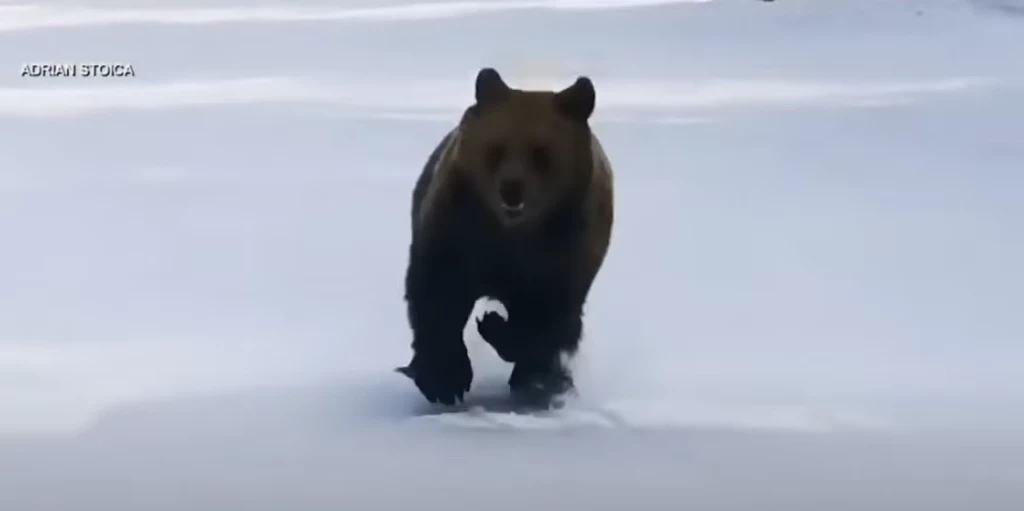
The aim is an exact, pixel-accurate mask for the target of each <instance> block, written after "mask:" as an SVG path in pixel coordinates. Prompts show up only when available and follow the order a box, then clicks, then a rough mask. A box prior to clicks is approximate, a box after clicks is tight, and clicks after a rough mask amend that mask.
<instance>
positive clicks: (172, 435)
mask: <svg viewBox="0 0 1024 511" xmlns="http://www.w3.org/2000/svg"><path fill="white" fill-rule="evenodd" d="M409 1H411V0H409ZM1021 12H1024V3H1021V2H1019V1H1015V0H973V1H967V0H912V1H906V2H890V1H883V0H861V1H858V2H841V1H839V0H816V1H811V0H776V1H775V2H770V3H767V2H760V1H756V0H749V1H748V0H714V1H708V2H696V1H689V2H687V1H678V2H667V1H628V0H622V1H600V2H585V1H582V0H575V1H571V2H566V1H554V0H552V1H547V2H545V1H539V0H538V1H520V2H511V1H510V2H441V3H420V4H412V3H409V2H408V1H403V2H398V1H389V2H377V3H374V2H369V1H366V2H341V1H333V2H328V1H326V0H323V1H312V0H306V1H304V2H292V3H289V4H288V5H287V6H284V5H281V4H278V3H272V2H263V1H261V2H244V3H243V2H228V1H222V0H189V1H182V2H165V3H162V4H158V3H155V2H152V3H149V4H148V6H147V7H139V6H138V5H136V4H135V3H133V2H128V1H127V0H90V1H88V2H83V1H75V2H71V1H63V0H55V1H47V2H37V3H34V4H8V5H0V69H6V70H7V72H6V73H0V140H2V141H3V142H2V146H0V237H2V239H3V242H2V243H3V245H2V247H0V248H2V250H0V474H2V475H0V509H4V510H8V509H10V510H17V511H22V510H26V511H27V510H55V511H56V510H60V511H64V510H66V509H69V508H78V509H103V510H105V511H120V510H126V511H127V510H136V509H147V510H154V511H156V510H163V509H168V510H171V509H174V510H178V509H195V510H204V509H210V510H218V511H230V510H235V509H238V510H241V509H245V510H258V509H268V510H269V509H282V508H293V509H303V510H310V509H406V508H408V507H409V506H410V505H415V506H417V507H423V506H425V507H426V508H431V509H433V508H438V509H448V508H459V509H484V508H486V509H518V508H522V507H523V506H531V508H543V509H548V508H565V507H567V506H570V505H572V506H579V507H581V508H583V509H622V508H624V507H627V506H629V507H641V508H643V509H680V508H691V509H716V510H718V509H721V510H725V509H729V510H733V509H735V510H747V509H752V508H755V507H756V508H764V509H793V510H804V509H806V510H818V509H829V510H845V509H850V510H854V509H856V510H863V509H872V510H883V509H884V510H888V509H896V510H910V509H928V510H946V509H948V510H962V509H979V510H981V509H984V510H995V509H1017V508H1019V502H1020V501H1021V500H1022V499H1024V490H1022V488H1024V471H1022V469H1021V463H1020V462H1021V460H1022V459H1024V435H1022V434H1021V431H1022V430H1024V413H1022V412H1021V410H1024V406H1022V405H1024V380H1022V377H1021V375H1020V369H1019V368H1020V360H1021V359H1022V357H1024V342H1022V341H1024V315H1022V314H1021V312H1020V311H1021V310H1024V271H1022V269H1021V261H1024V237H1022V236H1021V234H1020V233H1021V232H1024V200H1022V197H1024V173H1022V172H1021V169H1022V167H1024V165H1022V164H1024V143H1022V142H1021V135H1020V133H1024V115H1022V114H1024V64H1022V63H1021V60H1020V50H1019V48H1022V47H1024V25H1022V23H1024V18H1021V17H1020V13H1021ZM610 34H620V35H616V36H614V37H613V36H611V35H610ZM401 37H408V38H410V39H411V41H412V42H406V41H403V40H402V39H401ZM73 62H89V63H94V62H95V63H98V62H112V63H124V64H129V63H130V64H132V65H133V67H134V69H135V71H136V76H135V77H130V78H120V79H115V78H106V79H102V78H101V79H96V78H82V77H79V78H28V77H21V76H19V75H20V70H21V69H22V67H23V65H24V64H26V63H73ZM484 65H487V66H494V67H496V68H498V69H499V71H501V72H502V74H503V75H504V76H505V78H506V79H507V80H508V81H509V82H510V83H511V84H512V85H514V86H522V87H563V86H566V85H568V84H570V83H571V80H572V79H573V78H574V77H575V76H576V75H577V74H588V75H590V76H591V77H592V78H593V79H594V82H595V84H596V87H597V95H598V96H597V97H598V107H597V114H596V115H595V122H594V125H595V129H596V130H597V132H598V134H599V136H600V137H601V139H602V141H603V143H604V146H605V148H606V150H607V151H608V152H609V156H610V158H611V160H612V162H613V164H614V165H615V170H616V200H617V223H616V226H615V231H614V233H613V242H612V248H611V252H610V254H609V259H608V261H607V263H606V266H605V268H604V270H603V271H602V273H601V275H600V276H599V278H598V281H597V283H596V285H595V288H594V291H593V294H592V297H591V300H590V302H589V304H588V307H587V316H586V321H587V323H586V333H585V335H586V337H585V340H584V343H583V351H582V353H581V355H580V357H579V358H578V359H577V360H576V361H575V362H574V363H575V365H576V366H577V367H576V370H577V376H578V383H579V387H580V389H579V390H580V395H579V396H578V397H577V398H576V399H573V400H571V401H570V402H569V403H568V405H567V406H566V408H565V409H563V410H560V411H556V412H550V413H546V414H537V415H530V416H526V415H519V414H515V413H512V411H511V410H509V409H508V407H507V406H506V405H505V403H504V401H503V399H502V397H503V395H504V392H505V389H506V387H505V379H506V378H507V375H508V371H509V368H508V366H507V365H505V364H503V363H502V362H501V361H500V360H498V359H497V357H496V356H494V355H493V353H491V351H490V350H489V348H488V347H487V346H486V345H484V344H483V343H482V342H481V341H480V340H479V338H478V337H477V336H476V334H475V332H473V331H472V328H468V329H467V338H468V342H469V344H470V349H471V355H472V358H473V360H474V368H475V372H476V374H477V379H476V380H475V383H474V388H473V391H472V393H471V395H470V397H469V400H468V401H467V403H466V404H465V405H463V406H460V407H458V408H457V409H455V410H453V411H452V410H444V409H443V408H438V407H432V406H428V405H427V404H426V403H425V402H424V401H423V399H422V398H421V397H420V396H419V394H418V393H417V392H416V389H415V387H414V386H413V385H411V383H410V382H409V381H408V380H406V379H405V378H403V377H401V376H400V375H397V374H395V373H394V372H392V369H393V368H394V367H395V366H398V365H401V364H404V363H405V362H407V360H408V356H409V348H408V343H409V331H408V327H407V326H406V323H405V313H404V308H403V303H402V300H401V296H402V275H403V272H404V265H405V256H406V253H405V251H406V247H407V243H408V235H409V233H408V207H409V199H410V194H411V189H412V184H413V182H414V180H415V177H416V175H417V173H418V172H419V168H420V166H421V165H422V163H423V160H424V158H426V156H427V154H428V153H429V151H430V149H432V147H433V145H434V144H435V143H436V142H437V141H438V140H439V138H440V137H441V136H442V135H443V133H444V132H445V131H446V130H447V129H448V128H449V127H450V126H451V124H452V123H453V122H455V119H456V118H457V116H458V113H459V110H460V108H462V107H463V106H465V104H466V103H467V102H468V101H469V100H470V95H471V92H472V78H473V76H474V74H475V72H476V70H477V69H478V68H479V67H481V66H484ZM480 306H481V307H483V306H484V304H483V303H481V304H480ZM479 312H480V311H479V310H478V311H475V313H479Z"/></svg>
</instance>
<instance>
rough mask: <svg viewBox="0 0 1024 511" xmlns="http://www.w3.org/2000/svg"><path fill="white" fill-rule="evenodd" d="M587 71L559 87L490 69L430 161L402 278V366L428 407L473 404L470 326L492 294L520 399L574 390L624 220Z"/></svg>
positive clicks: (487, 331)
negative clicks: (605, 266) (586, 322)
mask: <svg viewBox="0 0 1024 511" xmlns="http://www.w3.org/2000/svg"><path fill="white" fill-rule="evenodd" d="M594 104H595V91H594V87H593V84H592V83H591V81H590V80H589V79H588V78H586V77H580V78H578V79H577V80H576V82H575V83H574V84H573V85H572V86H570V87H568V88H566V89H564V90H562V91H559V92H554V91H525V90H519V89H512V88H509V87H508V86H507V85H506V84H505V82H504V81H503V80H502V78H501V77H500V76H499V75H498V73H497V72H496V71H495V70H493V69H490V68H485V69H482V70H481V71H480V72H479V74H478V75H477V79H476V102H475V103H474V104H473V105H472V106H470V107H469V108H467V109H466V111H465V113H464V114H463V116H462V119H461V121H460V122H459V124H458V126H457V127H456V128H455V129H453V130H452V131H451V132H449V133H448V134H447V135H446V136H445V137H444V139H443V140H442V141H441V142H440V144H439V145H438V146H437V147H436V149H434V151H433V153H432V154H431V155H430V157H429V158H428V161H427V163H426V165H425V166H424V168H423V171H422V173H421V175H420V177H419V179H418V180H417V182H416V186H415V189H414V191H413V199H412V243H411V245H410V248H409V264H408V268H407V273H406V279H405V287H406V292H405V299H406V302H407V305H408V319H409V323H410V326H411V327H412V331H413V341H412V348H413V357H412V361H411V362H410V363H409V365H408V366H406V367H402V368H399V369H398V371H399V372H401V373H403V374H405V375H407V376H409V377H410V378H411V379H412V380H413V381H414V382H415V383H416V386H417V387H418V388H419V390H420V392H421V393H422V394H423V395H424V397H426V399H427V400H429V401H430V402H441V403H444V404H454V403H455V402H456V401H460V400H462V399H463V396H464V394H465V393H466V392H467V391H468V390H469V388H470V384H471V382H472V379H473V369H472V367H471V364H470V360H469V357H468V354H467V351H466V346H465V344H464V342H463V339H462V331H463V327H464V325H465V322H466V319H467V317H468V315H469V313H470V311H471V310H472V307H473V304H474V303H475V302H476V300H477V299H479V298H480V297H483V296H487V297H492V298H495V299H497V300H499V301H501V302H502V303H503V304H504V305H505V308H506V309H507V311H508V316H509V317H508V321H507V322H505V320H503V319H502V318H501V317H500V316H498V315H497V314H496V313H488V314H487V315H486V316H485V317H484V319H483V320H481V321H479V324H478V326H479V330H480V334H481V335H482V336H483V337H484V339H485V340H486V341H487V342H488V343H489V344H490V345H491V346H493V347H494V349H495V351H497V353H498V355H499V356H500V357H501V358H502V359H504V360H505V361H507V362H511V363H513V364H514V368H513V370H512V375H511V376H510V378H509V385H510V387H511V390H512V391H513V392H514V394H515V395H518V396H528V397H531V398H547V397H551V396H553V395H554V394H558V393H561V392H564V391H566V390H569V389H570V388H572V386H573V383H572V377H571V375H570V374H569V370H568V368H566V367H565V365H564V361H563V355H564V356H569V357H571V356H572V355H574V354H575V353H576V351H577V348H578V346H579V340H580V336H581V333H582V327H583V324H582V323H583V320H582V316H583V305H584V303H585V302H586V299H587V295H588V293H589V292H590V287H591V284H592V283H593V281H594V277H595V276H596V275H597V273H598V270H599V269H600V268H601V265H602V263H603V261H604V258H605V254H606V252H607V250H608V244H609V241H610V237H611V228H612V221H613V193H612V182H613V180H612V170H611V166H610V164H609V163H608V159H607V157H606V156H605V153H604V151H603V149H602V148H601V145H600V143H599V142H598V140H597V138H596V137H595V136H594V134H593V133H592V132H591V129H590V126H589V119H590V116H591V114H592V113H593V110H594Z"/></svg>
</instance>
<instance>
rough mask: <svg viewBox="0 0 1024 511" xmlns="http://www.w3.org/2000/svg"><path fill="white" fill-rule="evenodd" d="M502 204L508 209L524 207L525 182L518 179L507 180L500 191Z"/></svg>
mask: <svg viewBox="0 0 1024 511" xmlns="http://www.w3.org/2000/svg"><path fill="white" fill-rule="evenodd" d="M498 193H499V194H501V202H502V203H503V205H504V206H505V207H506V208H512V209H520V208H522V207H523V182H522V181H520V180H518V179H506V180H504V181H502V182H501V186H500V188H499V189H498Z"/></svg>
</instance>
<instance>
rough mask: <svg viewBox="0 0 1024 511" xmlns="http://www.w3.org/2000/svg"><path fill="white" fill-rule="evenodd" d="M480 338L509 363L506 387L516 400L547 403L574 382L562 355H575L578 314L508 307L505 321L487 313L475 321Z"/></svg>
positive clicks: (580, 325)
mask: <svg viewBox="0 0 1024 511" xmlns="http://www.w3.org/2000/svg"><path fill="white" fill-rule="evenodd" d="M478 327H479V331H480V334H481V336H482V337H484V339H485V340H487V342H488V343H489V344H491V345H492V346H493V347H494V348H495V349H496V351H498V353H499V355H500V356H501V358H502V359H504V360H505V361H507V362H513V363H514V366H513V369H512V374H511V376H510V377H509V381H508V384H509V388H510V390H511V391H512V393H513V395H515V396H516V397H517V398H519V399H523V400H525V401H528V402H547V401H549V400H550V399H551V398H552V397H554V396H557V395H559V394H563V393H565V392H567V391H570V390H571V389H572V388H573V386H574V384H573V379H572V375H571V374H570V372H569V369H568V368H567V367H565V364H564V363H563V360H562V357H563V355H569V356H571V355H573V354H575V352H576V350H577V348H578V346H579V339H580V335H581V334H582V331H583V320H582V317H581V314H580V313H574V312H572V311H562V312H561V313H559V314H554V313H552V312H551V311H546V310H543V309H539V308H537V307H531V306H523V307H521V308H519V309H518V310H517V309H516V308H515V307H514V306H513V307H509V321H508V322H507V323H506V322H505V321H504V320H502V318H501V317H500V316H498V315H497V314H496V313H493V312H489V313H487V314H486V315H485V316H484V318H482V319H481V320H480V321H479V323H478Z"/></svg>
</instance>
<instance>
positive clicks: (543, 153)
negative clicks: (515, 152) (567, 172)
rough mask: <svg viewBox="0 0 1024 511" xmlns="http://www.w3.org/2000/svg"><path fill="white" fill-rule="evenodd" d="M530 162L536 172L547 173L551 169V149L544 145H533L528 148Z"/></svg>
mask: <svg viewBox="0 0 1024 511" xmlns="http://www.w3.org/2000/svg"><path fill="white" fill-rule="evenodd" d="M530 164H531V165H533V168H534V169H536V170H537V171H538V172H540V173H542V174H545V173H547V172H548V171H549V170H551V151H549V150H548V148H547V147H546V146H543V145H539V144H538V145H534V146H533V147H531V148H530Z"/></svg>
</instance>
